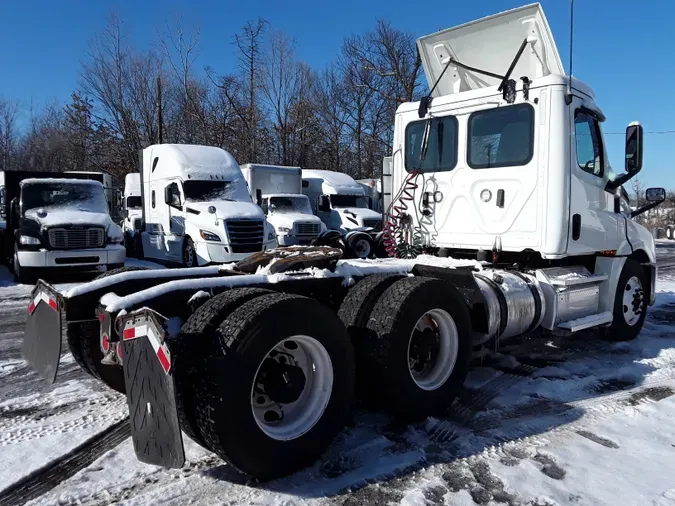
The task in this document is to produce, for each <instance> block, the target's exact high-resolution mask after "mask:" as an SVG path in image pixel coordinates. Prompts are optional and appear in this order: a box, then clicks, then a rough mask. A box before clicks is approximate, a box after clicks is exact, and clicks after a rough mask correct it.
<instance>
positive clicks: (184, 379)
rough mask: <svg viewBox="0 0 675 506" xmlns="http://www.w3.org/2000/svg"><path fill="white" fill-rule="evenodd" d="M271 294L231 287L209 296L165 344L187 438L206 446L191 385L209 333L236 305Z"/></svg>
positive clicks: (205, 354)
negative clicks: (171, 361) (198, 422)
mask: <svg viewBox="0 0 675 506" xmlns="http://www.w3.org/2000/svg"><path fill="white" fill-rule="evenodd" d="M270 293H274V292H272V291H271V290H265V289H263V288H235V289H232V290H228V291H226V292H223V293H221V294H220V295H217V296H215V297H213V298H212V299H209V300H208V301H207V302H205V303H204V304H203V305H202V306H200V307H199V309H197V311H195V312H194V313H193V314H192V316H190V318H188V320H187V321H186V322H185V323H184V324H183V326H182V327H181V330H180V334H179V335H178V336H176V337H174V338H169V339H168V340H167V343H168V345H169V349H170V350H171V354H172V356H173V368H174V369H173V370H174V372H173V374H174V377H175V378H176V381H175V391H176V403H177V405H178V418H179V420H180V425H181V429H183V432H185V433H186V434H187V435H188V436H189V437H190V439H192V440H193V441H195V442H196V443H199V444H200V445H202V446H204V447H206V448H208V446H207V444H206V442H205V441H204V438H203V437H202V435H201V433H200V431H199V426H198V424H197V413H196V411H195V409H196V406H195V402H194V395H195V385H196V384H197V382H199V379H200V374H201V373H202V372H203V370H204V369H203V367H204V366H205V365H206V359H207V357H208V356H209V354H210V350H209V344H210V343H211V341H213V337H212V335H213V333H214V332H215V330H216V329H217V328H218V325H220V324H221V323H222V322H223V320H224V319H225V318H226V317H227V316H228V315H229V314H230V313H231V312H232V311H234V310H235V309H236V308H237V307H239V306H241V305H242V304H244V303H245V302H248V301H249V300H252V299H255V298H256V297H261V296H262V295H267V294H270Z"/></svg>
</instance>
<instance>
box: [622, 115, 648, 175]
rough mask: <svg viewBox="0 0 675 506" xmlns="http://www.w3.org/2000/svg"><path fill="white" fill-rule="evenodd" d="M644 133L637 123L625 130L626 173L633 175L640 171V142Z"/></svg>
mask: <svg viewBox="0 0 675 506" xmlns="http://www.w3.org/2000/svg"><path fill="white" fill-rule="evenodd" d="M643 135H644V131H643V129H642V125H640V124H639V123H635V124H633V123H631V124H630V125H628V127H627V128H626V172H628V173H629V174H635V173H637V172H640V170H641V169H642V140H643Z"/></svg>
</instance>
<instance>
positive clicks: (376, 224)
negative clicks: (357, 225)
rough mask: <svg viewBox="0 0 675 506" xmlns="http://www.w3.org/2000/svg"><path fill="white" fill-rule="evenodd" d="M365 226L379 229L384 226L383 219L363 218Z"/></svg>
mask: <svg viewBox="0 0 675 506" xmlns="http://www.w3.org/2000/svg"><path fill="white" fill-rule="evenodd" d="M363 226H364V227H373V228H374V229H375V230H379V229H381V228H382V220H380V219H369V220H363Z"/></svg>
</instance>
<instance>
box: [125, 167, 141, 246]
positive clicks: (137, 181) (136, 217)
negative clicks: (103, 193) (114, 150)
mask: <svg viewBox="0 0 675 506" xmlns="http://www.w3.org/2000/svg"><path fill="white" fill-rule="evenodd" d="M122 210H123V211H122V212H123V220H122V231H123V232H124V243H125V245H126V247H127V254H129V253H130V252H133V249H134V248H133V246H134V242H135V236H136V234H137V233H140V232H141V225H142V223H143V197H142V196H141V174H140V173H139V172H132V173H131V174H127V175H126V176H125V177H124V192H123V193H122Z"/></svg>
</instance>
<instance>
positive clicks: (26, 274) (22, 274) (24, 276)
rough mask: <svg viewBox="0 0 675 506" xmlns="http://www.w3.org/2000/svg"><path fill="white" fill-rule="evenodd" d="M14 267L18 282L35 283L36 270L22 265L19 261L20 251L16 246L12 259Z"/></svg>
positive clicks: (24, 283)
mask: <svg viewBox="0 0 675 506" xmlns="http://www.w3.org/2000/svg"><path fill="white" fill-rule="evenodd" d="M12 269H13V270H14V278H15V279H16V281H17V282H19V283H21V284H23V285H32V284H34V283H35V271H33V270H32V269H27V268H26V267H22V266H21V263H20V262H19V252H18V250H17V249H16V246H15V247H14V257H13V259H12Z"/></svg>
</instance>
